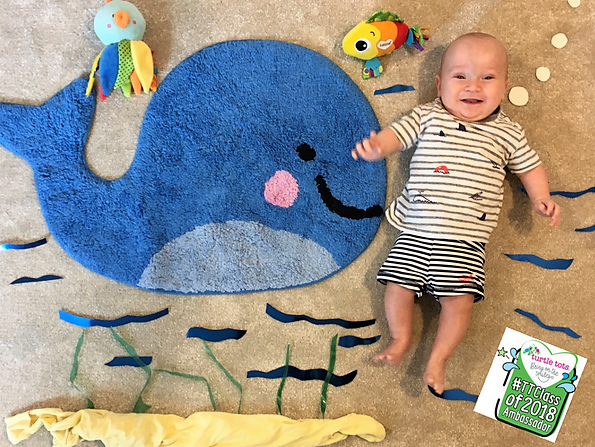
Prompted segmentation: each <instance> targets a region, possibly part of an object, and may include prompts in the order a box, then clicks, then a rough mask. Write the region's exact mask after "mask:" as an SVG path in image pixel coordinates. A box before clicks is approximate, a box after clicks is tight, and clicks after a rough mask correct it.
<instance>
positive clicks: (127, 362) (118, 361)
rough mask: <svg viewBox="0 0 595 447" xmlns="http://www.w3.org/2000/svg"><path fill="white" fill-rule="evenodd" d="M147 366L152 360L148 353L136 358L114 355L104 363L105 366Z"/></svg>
mask: <svg viewBox="0 0 595 447" xmlns="http://www.w3.org/2000/svg"><path fill="white" fill-rule="evenodd" d="M139 360H140V362H142V363H143V365H144V366H148V365H150V364H151V362H152V361H153V357H151V356H150V355H141V356H139V357H138V360H137V359H135V358H134V357H124V356H116V357H114V358H113V359H112V360H110V361H109V362H107V363H105V366H132V367H134V368H141V367H142V366H143V365H141V364H140V362H139Z"/></svg>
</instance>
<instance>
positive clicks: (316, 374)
mask: <svg viewBox="0 0 595 447" xmlns="http://www.w3.org/2000/svg"><path fill="white" fill-rule="evenodd" d="M284 372H285V366H280V367H279V368H277V369H273V370H272V371H269V372H264V371H256V370H253V371H248V374H247V376H246V377H248V378H249V379H250V378H254V377H260V378H264V379H279V378H281V377H283V374H284ZM327 374H328V371H327V370H326V369H323V368H316V369H306V370H303V369H299V368H296V367H295V366H292V365H289V367H288V372H287V376H288V377H294V378H296V379H299V380H322V381H324V380H325V379H326V375H327ZM356 375H357V370H354V371H351V372H350V373H348V374H345V375H344V376H339V375H336V374H332V375H331V380H330V382H329V383H330V384H331V385H333V386H343V385H347V384H348V383H351V382H353V379H355V376H356Z"/></svg>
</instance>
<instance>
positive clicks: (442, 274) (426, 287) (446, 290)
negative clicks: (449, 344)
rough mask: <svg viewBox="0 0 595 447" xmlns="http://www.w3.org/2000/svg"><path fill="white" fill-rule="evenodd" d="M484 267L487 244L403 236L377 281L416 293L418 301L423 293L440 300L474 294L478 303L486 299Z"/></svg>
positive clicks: (396, 244) (379, 273) (399, 238)
mask: <svg viewBox="0 0 595 447" xmlns="http://www.w3.org/2000/svg"><path fill="white" fill-rule="evenodd" d="M484 264H485V243H483V242H469V241H462V240H454V239H452V240H451V239H431V238H427V237H422V236H417V235H413V234H408V233H401V234H400V235H399V237H397V240H396V241H395V245H394V246H393V248H392V249H391V251H390V253H389V255H388V258H387V259H386V261H385V262H384V264H382V267H381V268H380V271H379V272H378V275H377V277H376V279H377V280H378V281H379V282H380V283H382V284H386V283H387V282H392V283H395V284H398V285H400V286H402V287H405V288H407V289H410V290H413V291H414V292H415V296H416V298H419V297H421V295H422V294H423V293H429V294H430V295H432V296H433V297H434V298H435V299H436V300H439V299H440V298H442V297H445V296H456V295H463V294H467V293H470V294H472V295H475V300H474V302H477V301H481V300H483V299H484V295H483V287H484V283H485V272H484V270H483V266H484Z"/></svg>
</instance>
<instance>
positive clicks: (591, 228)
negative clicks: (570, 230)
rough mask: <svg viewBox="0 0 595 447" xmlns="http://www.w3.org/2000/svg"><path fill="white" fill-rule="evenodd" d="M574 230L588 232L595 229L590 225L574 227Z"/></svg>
mask: <svg viewBox="0 0 595 447" xmlns="http://www.w3.org/2000/svg"><path fill="white" fill-rule="evenodd" d="M574 231H579V232H587V233H590V232H591V231H595V225H591V226H590V227H586V228H575V229H574Z"/></svg>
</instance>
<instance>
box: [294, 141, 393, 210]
mask: <svg viewBox="0 0 595 447" xmlns="http://www.w3.org/2000/svg"><path fill="white" fill-rule="evenodd" d="M296 151H297V153H298V155H299V157H300V158H301V159H302V160H304V161H311V160H314V158H315V157H316V151H315V150H314V149H313V148H312V147H311V146H310V145H308V144H306V143H303V144H300V145H299V146H298V148H297V149H296ZM314 180H315V181H316V185H318V193H319V194H320V199H321V200H322V203H324V204H325V205H326V207H327V208H328V209H329V210H330V211H331V212H333V213H335V214H337V215H338V216H341V217H345V218H346V219H353V220H361V219H367V218H371V217H380V216H382V213H383V210H382V207H381V206H380V205H373V206H371V207H369V208H366V209H365V210H364V209H361V208H357V207H355V206H348V205H345V204H343V202H341V200H339V199H337V198H336V197H335V196H334V195H333V193H332V192H331V190H330V188H329V187H328V185H327V183H326V180H325V179H324V177H323V176H322V174H319V175H317V176H316V177H315V178H314Z"/></svg>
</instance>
